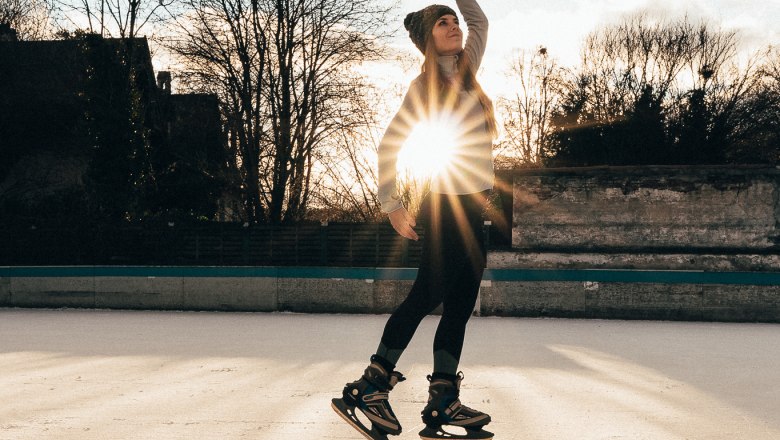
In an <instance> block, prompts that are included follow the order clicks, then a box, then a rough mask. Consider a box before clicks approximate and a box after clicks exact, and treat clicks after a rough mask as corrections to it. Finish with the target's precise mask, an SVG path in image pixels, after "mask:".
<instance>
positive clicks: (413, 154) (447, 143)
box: [396, 119, 457, 180]
mask: <svg viewBox="0 0 780 440" xmlns="http://www.w3.org/2000/svg"><path fill="white" fill-rule="evenodd" d="M456 143H457V139H456V134H455V126H454V124H452V123H451V122H450V121H449V120H448V119H439V120H433V121H424V122H421V123H419V124H417V125H416V126H415V127H414V129H413V130H412V132H411V133H410V134H409V137H408V138H407V139H406V142H404V144H403V145H402V146H401V150H400V151H399V152H398V163H397V166H396V168H397V170H398V172H399V173H401V175H408V176H409V177H412V178H414V179H417V180H427V179H432V178H434V177H436V176H437V175H438V174H439V173H441V172H442V171H444V170H445V169H446V168H447V166H448V165H449V163H450V162H451V161H452V159H453V153H454V150H455V148H456V146H457V144H456Z"/></svg>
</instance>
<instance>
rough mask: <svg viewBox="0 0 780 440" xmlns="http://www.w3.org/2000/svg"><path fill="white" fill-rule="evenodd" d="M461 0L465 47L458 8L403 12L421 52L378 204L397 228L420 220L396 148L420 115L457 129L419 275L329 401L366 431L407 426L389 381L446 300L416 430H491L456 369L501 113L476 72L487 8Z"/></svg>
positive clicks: (430, 201)
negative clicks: (408, 199)
mask: <svg viewBox="0 0 780 440" xmlns="http://www.w3.org/2000/svg"><path fill="white" fill-rule="evenodd" d="M456 1H457V5H458V8H459V9H460V11H461V13H462V14H463V16H464V18H465V20H466V23H467V25H468V30H469V36H468V40H467V41H466V44H465V47H464V45H463V33H462V31H461V29H460V26H459V22H458V18H457V15H456V13H455V11H454V10H452V9H451V8H449V7H447V6H442V5H431V6H428V7H426V8H425V9H422V10H420V11H417V12H413V13H411V14H409V15H407V17H406V19H405V20H404V26H405V27H406V29H407V30H408V31H409V37H410V38H411V40H412V42H413V43H414V44H415V46H417V48H418V49H419V50H420V51H421V52H422V53H423V54H424V55H425V61H424V63H423V66H422V73H421V74H420V75H419V76H418V77H417V78H415V79H414V81H412V83H411V85H410V87H409V91H408V92H407V94H406V96H405V98H404V101H403V104H402V105H401V109H400V110H399V111H398V113H397V114H396V116H395V117H394V118H393V120H392V121H391V123H390V125H389V127H388V128H387V131H386V132H385V135H384V137H383V138H382V141H381V143H380V145H379V198H380V202H381V204H382V211H383V212H385V213H387V214H388V216H389V218H390V223H391V224H392V225H393V228H394V229H395V230H396V231H397V232H398V233H399V234H400V235H402V236H403V237H406V238H408V239H412V240H417V239H418V237H417V234H416V233H415V231H414V229H413V228H414V226H415V220H414V218H413V217H412V216H411V215H410V214H409V213H408V212H407V210H406V209H405V208H404V206H403V205H402V203H401V202H400V198H399V197H398V193H397V189H396V160H397V155H398V151H399V150H400V147H401V145H402V144H403V143H404V141H405V140H406V139H407V137H408V136H409V133H410V132H411V130H412V128H414V127H415V126H416V125H417V124H420V123H426V122H427V123H433V121H437V122H441V121H450V123H451V126H450V127H449V128H448V130H452V131H453V134H454V135H455V138H456V139H457V142H456V145H453V146H452V152H451V154H450V155H449V160H448V161H447V163H446V164H445V165H444V166H442V167H441V169H442V171H440V172H439V174H438V175H437V176H435V177H433V180H432V182H431V192H430V193H429V194H428V195H426V196H425V198H424V200H423V203H422V205H421V209H420V214H421V217H422V219H423V220H424V230H425V241H424V243H423V250H422V260H421V263H420V268H419V270H418V274H417V278H416V280H415V282H414V285H413V287H412V289H411V291H410V292H409V295H408V296H407V298H406V299H405V300H404V302H403V303H402V304H401V305H400V306H399V307H398V309H396V311H395V312H394V313H393V314H392V315H391V317H390V318H389V320H388V321H387V325H386V326H385V330H384V333H383V335H382V339H381V342H380V344H379V348H378V349H377V352H376V354H375V355H373V356H372V357H371V364H370V365H369V366H368V367H367V368H366V370H365V372H364V374H363V376H362V377H361V378H360V379H359V380H357V381H356V382H352V383H349V384H347V385H346V387H345V388H344V392H343V397H342V398H341V399H333V408H334V409H335V410H336V411H337V412H338V413H339V414H340V415H341V416H342V417H344V419H345V420H347V421H348V422H349V423H350V424H352V425H353V426H354V427H355V428H356V429H359V430H360V431H361V432H362V433H363V434H364V435H365V436H366V437H367V438H370V439H386V438H387V434H392V435H398V434H400V433H401V425H400V423H399V422H398V420H397V419H396V417H395V414H394V413H393V411H392V409H391V407H390V404H389V402H388V394H389V391H391V390H392V389H393V387H394V386H395V385H396V384H397V383H398V382H400V381H402V380H404V379H405V378H404V377H403V375H402V374H401V373H399V372H397V371H395V366H396V363H397V362H398V360H399V358H400V357H401V354H402V353H403V351H404V349H406V347H407V346H408V344H409V342H410V341H411V339H412V336H413V335H414V333H415V331H416V329H417V326H418V325H419V323H420V322H421V321H422V319H423V318H424V317H425V316H426V315H428V314H429V313H431V312H432V311H433V310H434V309H435V308H436V307H437V306H439V305H440V304H441V305H442V306H443V309H442V316H441V321H440V322H439V326H438V328H437V331H436V336H435V339H434V343H433V374H431V375H430V376H428V380H429V382H430V386H429V400H428V404H427V405H426V406H425V408H424V409H423V411H422V419H423V421H424V422H425V425H426V427H425V429H423V430H422V431H421V432H420V436H421V438H423V439H439V438H450V439H490V438H492V437H493V435H492V434H491V433H489V432H487V431H484V430H482V426H484V425H486V424H487V423H489V422H490V416H489V415H487V414H484V413H482V412H479V411H476V410H473V409H470V408H468V407H466V406H463V405H461V403H460V400H459V392H460V382H461V380H462V379H463V375H462V373H459V372H458V363H459V361H460V355H461V350H462V347H463V338H464V334H465V329H466V323H467V322H468V320H469V317H470V316H471V314H472V311H473V310H474V304H475V302H476V298H477V294H478V291H479V284H480V281H481V278H482V272H483V271H484V268H485V249H484V240H483V237H482V235H483V234H482V223H483V222H482V212H483V210H484V206H485V202H486V200H487V197H488V192H489V191H490V190H491V189H492V187H493V180H494V174H493V162H492V140H493V138H494V137H495V133H496V123H495V119H494V116H493V106H492V103H491V102H490V100H489V99H488V97H487V96H486V95H485V93H484V91H483V90H482V88H481V87H480V85H479V83H478V82H477V80H476V78H475V72H476V71H477V69H478V68H479V65H480V62H481V61H482V55H483V54H484V50H485V43H486V40H487V30H488V23H487V18H486V17H485V15H484V13H483V12H482V9H481V8H480V7H479V5H478V4H477V2H476V0H456ZM442 160H443V158H442ZM356 408H357V409H358V410H360V411H361V412H362V413H363V414H364V415H365V416H366V417H367V418H368V419H369V420H370V421H371V425H372V426H371V428H370V429H369V428H368V427H366V426H365V425H364V424H363V423H361V422H360V420H359V419H358V418H357V416H356V414H355V410H356ZM443 425H450V426H460V427H462V428H465V429H466V435H457V434H453V433H447V432H446V431H444V429H443Z"/></svg>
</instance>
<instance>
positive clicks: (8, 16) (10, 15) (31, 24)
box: [0, 0, 51, 41]
mask: <svg viewBox="0 0 780 440" xmlns="http://www.w3.org/2000/svg"><path fill="white" fill-rule="evenodd" d="M0 25H7V26H9V27H10V28H12V29H14V30H15V31H16V35H17V38H18V39H20V40H23V41H29V40H41V39H44V38H46V37H48V36H50V35H51V26H50V23H49V6H48V5H47V4H46V2H45V0H2V1H0Z"/></svg>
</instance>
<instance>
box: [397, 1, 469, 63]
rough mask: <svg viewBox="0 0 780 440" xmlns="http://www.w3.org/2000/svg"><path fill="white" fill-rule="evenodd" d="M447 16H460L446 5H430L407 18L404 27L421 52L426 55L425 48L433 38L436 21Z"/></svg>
mask: <svg viewBox="0 0 780 440" xmlns="http://www.w3.org/2000/svg"><path fill="white" fill-rule="evenodd" d="M445 15H454V16H456V17H457V16H458V15H457V14H456V13H455V11H454V10H453V9H452V8H450V7H449V6H444V5H430V6H428V7H427V8H425V9H421V10H419V11H417V12H412V13H410V14H408V15H407V16H406V18H405V19H404V27H405V28H406V30H407V31H409V38H411V39H412V42H413V43H414V45H415V46H417V48H418V49H420V52H422V53H425V46H426V45H427V44H428V39H429V38H430V37H431V32H432V30H433V25H435V24H436V20H438V19H440V18H441V17H443V16H445Z"/></svg>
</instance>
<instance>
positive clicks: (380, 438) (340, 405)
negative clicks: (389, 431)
mask: <svg viewBox="0 0 780 440" xmlns="http://www.w3.org/2000/svg"><path fill="white" fill-rule="evenodd" d="M330 407H331V408H333V411H336V414H338V415H339V416H341V418H342V419H344V421H345V422H347V423H349V424H350V426H352V427H353V428H355V429H356V430H357V431H358V432H360V433H361V434H363V437H365V438H367V439H369V440H387V435H386V434H384V433H381V432H378V431H377V430H376V428H374V427H373V426H372V427H371V429H368V428H367V427H366V425H364V424H363V422H361V421H360V419H358V418H357V415H356V414H355V408H354V407H351V406H349V405H347V404H346V403H344V401H343V400H342V399H333V400H331V403H330Z"/></svg>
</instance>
